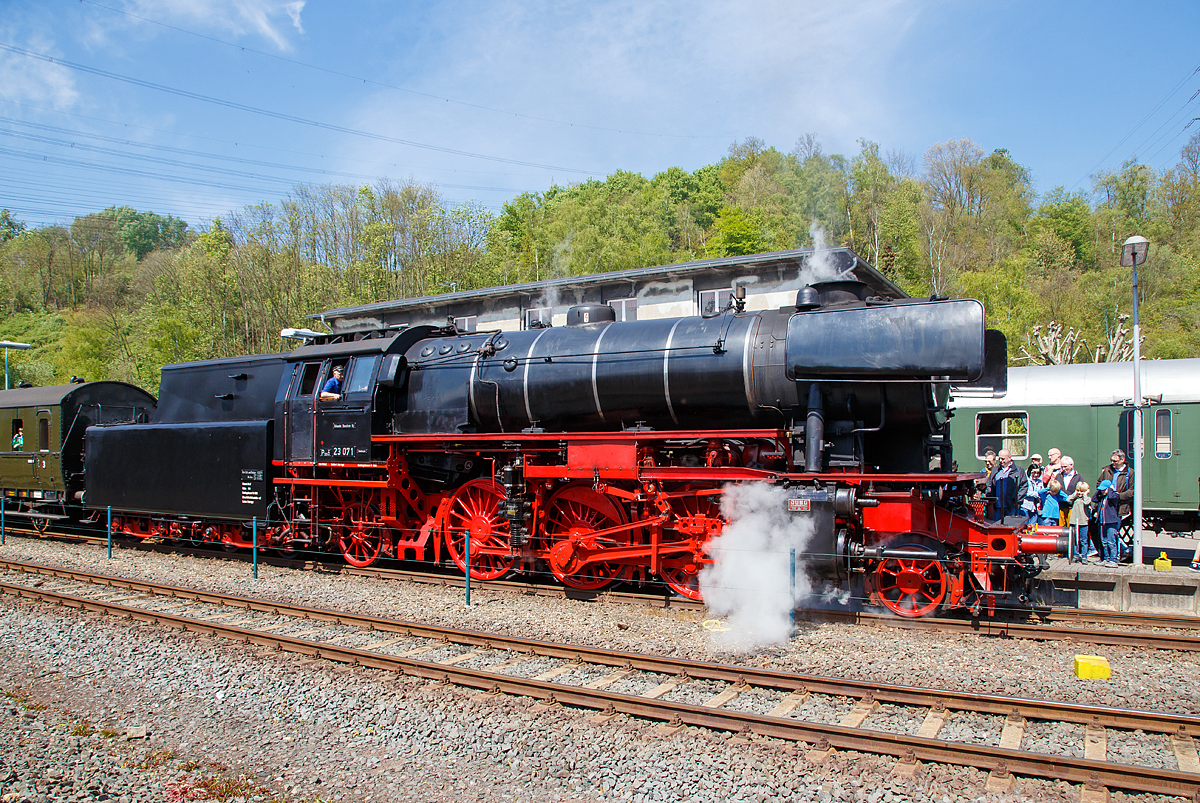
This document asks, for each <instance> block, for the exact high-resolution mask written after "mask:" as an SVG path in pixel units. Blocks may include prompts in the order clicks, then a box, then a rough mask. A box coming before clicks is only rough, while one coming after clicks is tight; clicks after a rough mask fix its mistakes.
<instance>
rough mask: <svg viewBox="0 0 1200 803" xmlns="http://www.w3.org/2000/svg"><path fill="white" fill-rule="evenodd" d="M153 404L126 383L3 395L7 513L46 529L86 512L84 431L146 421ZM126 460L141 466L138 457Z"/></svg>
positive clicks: (0, 420)
mask: <svg viewBox="0 0 1200 803" xmlns="http://www.w3.org/2000/svg"><path fill="white" fill-rule="evenodd" d="M155 404H156V402H155V399H154V397H153V396H151V395H150V394H149V393H147V392H146V391H144V390H142V389H140V388H137V387H134V386H133V385H129V384H126V383H124V382H84V383H79V384H72V385H52V386H50V387H43V388H14V389H12V390H0V494H2V495H3V497H4V503H5V513H6V514H7V515H8V516H14V517H17V518H20V519H24V520H26V521H31V522H32V523H33V525H34V526H35V527H36V528H37V529H38V530H39V531H41V530H45V529H46V525H47V523H49V522H50V521H52V520H55V519H62V518H67V517H69V516H71V515H72V514H78V513H80V512H81V507H82V505H83V504H84V500H83V489H84V474H83V471H84V454H83V451H84V437H83V436H84V430H86V429H87V428H88V427H89V426H94V425H104V424H116V423H134V422H137V421H145V420H147V418H148V417H149V415H150V414H152V413H153V412H154V408H155ZM129 459H131V460H136V459H137V455H130V456H129Z"/></svg>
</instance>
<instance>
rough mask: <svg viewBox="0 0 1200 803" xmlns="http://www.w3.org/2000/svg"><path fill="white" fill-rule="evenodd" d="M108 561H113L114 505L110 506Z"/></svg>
mask: <svg viewBox="0 0 1200 803" xmlns="http://www.w3.org/2000/svg"><path fill="white" fill-rule="evenodd" d="M108 559H109V560H112V505H109V506H108Z"/></svg>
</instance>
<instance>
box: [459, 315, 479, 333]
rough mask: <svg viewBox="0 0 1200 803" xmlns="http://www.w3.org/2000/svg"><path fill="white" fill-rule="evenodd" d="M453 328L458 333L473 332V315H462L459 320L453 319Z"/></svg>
mask: <svg viewBox="0 0 1200 803" xmlns="http://www.w3.org/2000/svg"><path fill="white" fill-rule="evenodd" d="M454 328H455V329H457V330H458V331H460V332H474V331H475V316H474V315H464V316H463V317H461V318H455V319H454Z"/></svg>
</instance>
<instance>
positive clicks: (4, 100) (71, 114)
mask: <svg viewBox="0 0 1200 803" xmlns="http://www.w3.org/2000/svg"><path fill="white" fill-rule="evenodd" d="M0 103H11V104H13V105H15V106H19V107H20V108H22V109H32V110H34V111H39V112H45V113H47V114H58V115H63V116H66V117H75V118H77V119H80V120H91V121H93V122H97V123H104V124H105V125H115V126H120V127H121V128H122V129H134V130H137V131H149V132H152V133H155V134H167V135H169V136H172V137H186V138H188V139H199V140H203V141H205V142H219V143H221V144H222V145H232V146H234V147H235V148H238V147H244V148H255V149H258V150H265V151H272V152H274V153H289V154H292V155H295V156H315V157H317V158H319V159H329V158H332V157H330V156H329V154H325V153H313V152H312V151H297V150H293V149H291V148H280V147H278V146H274V145H259V144H256V143H253V142H234V141H232V140H228V139H219V138H217V137H210V136H206V135H204V134H197V133H196V132H194V131H167V130H164V129H162V128H153V127H151V126H145V125H138V124H136V123H130V122H128V121H117V120H106V119H105V118H103V117H93V116H91V115H88V114H80V113H78V112H68V111H63V110H62V109H51V108H47V107H45V106H35V105H34V104H32V103H22V102H20V101H15V100H9V99H7V98H0ZM24 124H25V125H29V123H24ZM337 158H338V159H340V160H342V161H346V162H357V163H358V164H366V165H377V166H381V167H394V168H396V169H398V170H414V169H417V168H416V167H415V166H413V165H403V164H397V163H395V162H379V161H372V160H370V159H362V158H358V157H354V156H342V155H339V156H338V157H337ZM420 169H421V170H425V171H429V172H434V173H453V174H466V175H478V176H504V177H505V178H531V177H532V176H531V175H530V174H528V173H525V174H522V173H510V172H495V171H490V170H467V169H463V168H460V167H426V166H421V167H420Z"/></svg>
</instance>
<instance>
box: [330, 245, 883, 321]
mask: <svg viewBox="0 0 1200 803" xmlns="http://www.w3.org/2000/svg"><path fill="white" fill-rule="evenodd" d="M835 278H841V279H857V280H859V281H861V282H865V283H866V285H867V287H868V293H869V294H870V295H876V296H887V297H889V298H904V297H905V296H906V294H905V293H904V291H902V290H901V289H900V288H899V287H897V286H896V285H895V284H893V283H892V282H891V281H889V280H888V279H887V278H886V277H885V276H884V275H883V274H882V273H880V272H879V271H877V270H876V269H875V268H873V267H872V266H871V265H868V264H867V262H866V260H864V259H863V258H862V257H860V256H859V255H858V254H856V253H854V252H853V251H851V250H850V249H848V248H832V249H824V250H821V251H816V250H814V249H812V248H798V249H794V250H790V251H775V252H772V253H768V254H751V255H748V256H738V257H724V258H721V259H704V260H699V261H696V262H684V263H680V264H677V265H656V266H653V267H649V268H635V269H632V270H623V271H613V272H611V273H593V274H589V275H586V276H566V277H562V278H557V279H545V280H543V281H539V282H527V283H525V284H515V285H509V286H507V287H489V288H484V289H480V290H463V291H459V292H452V293H443V294H440V295H436V296H423V297H421V298H404V299H399V300H396V301H379V302H376V303H373V304H363V305H360V306H356V307H344V308H341V309H332V310H327V311H325V312H321V313H318V314H316V315H312V316H310V317H311V318H313V319H315V320H320V321H322V322H323V323H324V324H325V325H326V326H328V327H329V328H330V329H332V331H333V333H334V334H337V335H342V334H351V333H353V332H363V331H375V330H379V329H400V328H404V327H407V326H417V325H421V324H432V325H435V326H445V325H446V324H447V323H449V322H450V321H454V322H455V323H456V324H458V327H459V329H462V330H465V331H491V330H495V329H500V330H504V331H511V330H517V329H527V328H530V326H531V325H537V323H545V324H550V325H552V326H561V325H563V324H564V323H565V322H566V316H567V309H568V308H570V307H573V306H575V305H576V304H609V305H611V306H612V307H613V308H614V309H615V310H616V313H617V320H636V319H639V318H640V319H643V320H646V319H651V318H677V317H684V316H688V315H700V314H703V313H710V312H714V311H717V310H720V309H723V308H724V307H725V306H727V305H728V303H729V300H730V297H731V296H732V295H733V294H734V292H735V290H736V288H738V287H744V288H745V291H746V309H747V310H762V309H773V308H778V307H785V306H792V305H794V304H795V303H796V293H797V291H799V290H800V289H801V288H802V287H804V286H805V285H806V284H810V283H812V282H814V281H821V280H829V279H835ZM535 322H536V323H535Z"/></svg>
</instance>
